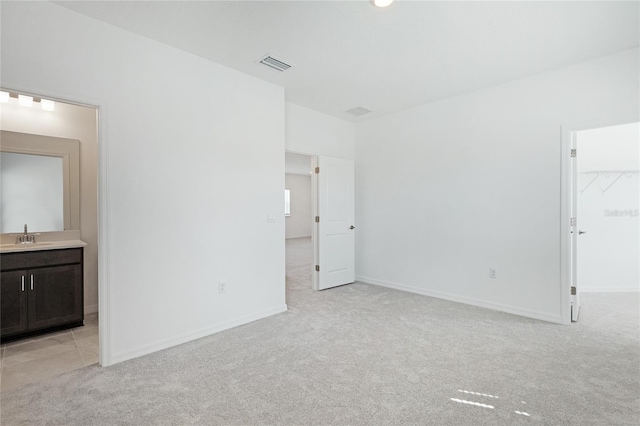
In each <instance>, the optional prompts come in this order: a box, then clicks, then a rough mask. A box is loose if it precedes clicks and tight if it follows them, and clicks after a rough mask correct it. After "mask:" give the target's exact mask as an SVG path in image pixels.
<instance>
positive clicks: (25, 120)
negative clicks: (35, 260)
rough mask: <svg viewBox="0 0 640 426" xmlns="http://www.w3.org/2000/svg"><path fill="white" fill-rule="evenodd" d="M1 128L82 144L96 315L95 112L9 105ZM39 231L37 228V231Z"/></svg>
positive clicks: (83, 232)
mask: <svg viewBox="0 0 640 426" xmlns="http://www.w3.org/2000/svg"><path fill="white" fill-rule="evenodd" d="M2 10H3V11H4V9H2ZM3 47H4V45H3ZM3 84H4V80H3ZM0 129H2V130H9V131H13V132H20V133H31V134H38V135H45V136H53V137H58V138H67V139H77V140H79V141H80V238H82V240H83V241H84V242H85V243H87V245H86V247H85V248H84V310H85V313H93V312H97V311H98V191H97V189H98V123H97V117H96V110H95V109H94V108H87V107H82V106H78V105H69V104H64V103H60V102H58V103H56V106H55V110H54V111H43V110H42V109H41V108H39V107H35V106H34V107H32V108H25V107H23V106H20V105H18V104H17V102H9V103H6V104H2V116H1V117H0ZM36 230H37V229H35V228H34V231H36Z"/></svg>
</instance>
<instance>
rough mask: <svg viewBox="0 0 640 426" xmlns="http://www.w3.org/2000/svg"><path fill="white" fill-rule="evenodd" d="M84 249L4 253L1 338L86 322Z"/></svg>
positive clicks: (0, 274) (0, 291)
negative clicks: (84, 307)
mask: <svg viewBox="0 0 640 426" xmlns="http://www.w3.org/2000/svg"><path fill="white" fill-rule="evenodd" d="M82 259H83V249H82V248H69V249H58V250H42V251H28V252H18V253H3V254H1V255H0V309H1V310H0V339H2V340H3V341H5V340H13V339H17V338H20V337H26V336H30V335H33V334H40V333H44V332H47V331H53V330H59V329H63V328H70V327H77V326H81V325H83V318H84V309H83V262H82Z"/></svg>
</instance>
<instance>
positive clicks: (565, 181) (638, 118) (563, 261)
mask: <svg viewBox="0 0 640 426" xmlns="http://www.w3.org/2000/svg"><path fill="white" fill-rule="evenodd" d="M637 122H640V114H628V115H624V116H619V117H610V118H605V119H599V120H591V121H586V122H581V123H572V124H563V125H562V126H561V130H562V144H561V173H560V180H561V186H560V287H559V292H560V311H561V323H562V324H565V325H569V324H571V284H572V283H571V268H572V267H573V262H574V259H573V257H572V256H571V244H572V241H571V226H570V221H571V211H572V208H573V199H572V194H571V186H572V184H573V180H574V179H576V178H577V176H573V174H572V170H571V148H572V146H571V145H572V142H573V140H574V138H575V135H576V133H577V132H579V131H583V130H591V129H598V128H601V127H611V126H618V125H622V124H630V123H637ZM577 291H580V290H579V289H577Z"/></svg>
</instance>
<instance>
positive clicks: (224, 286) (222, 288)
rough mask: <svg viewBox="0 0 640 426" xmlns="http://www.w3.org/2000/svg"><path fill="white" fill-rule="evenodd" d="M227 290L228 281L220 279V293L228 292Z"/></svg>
mask: <svg viewBox="0 0 640 426" xmlns="http://www.w3.org/2000/svg"><path fill="white" fill-rule="evenodd" d="M226 292H227V283H226V282H224V281H220V282H219V283H218V293H226Z"/></svg>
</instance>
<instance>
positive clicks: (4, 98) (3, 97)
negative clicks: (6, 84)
mask: <svg viewBox="0 0 640 426" xmlns="http://www.w3.org/2000/svg"><path fill="white" fill-rule="evenodd" d="M0 102H2V103H3V104H4V103H7V102H9V92H0Z"/></svg>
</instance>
